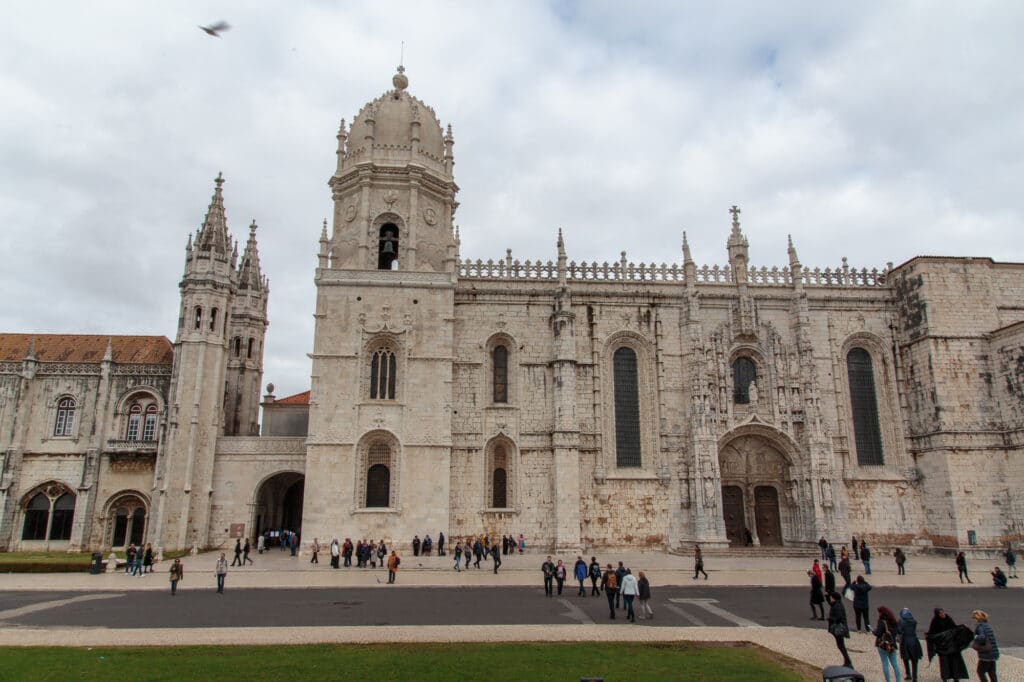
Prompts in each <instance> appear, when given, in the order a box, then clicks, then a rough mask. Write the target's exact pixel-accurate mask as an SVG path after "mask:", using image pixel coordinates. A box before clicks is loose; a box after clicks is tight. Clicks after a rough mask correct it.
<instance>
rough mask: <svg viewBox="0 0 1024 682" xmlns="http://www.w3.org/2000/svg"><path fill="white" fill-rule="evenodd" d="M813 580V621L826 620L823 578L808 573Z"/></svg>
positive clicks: (812, 572)
mask: <svg viewBox="0 0 1024 682" xmlns="http://www.w3.org/2000/svg"><path fill="white" fill-rule="evenodd" d="M807 577H808V578H810V579H811V620H825V594H824V593H823V592H822V591H821V578H819V577H818V576H817V574H816V573H815V572H814V571H807Z"/></svg>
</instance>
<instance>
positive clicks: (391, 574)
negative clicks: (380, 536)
mask: <svg viewBox="0 0 1024 682" xmlns="http://www.w3.org/2000/svg"><path fill="white" fill-rule="evenodd" d="M401 564H402V560H401V559H400V558H399V557H398V553H397V552H396V551H395V550H391V556H389V557H388V585H393V584H394V583H395V579H396V578H397V577H398V567H399V566H400V565H401Z"/></svg>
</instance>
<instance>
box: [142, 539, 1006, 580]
mask: <svg viewBox="0 0 1024 682" xmlns="http://www.w3.org/2000/svg"><path fill="white" fill-rule="evenodd" d="M146 546H147V547H148V546H149V545H146ZM1003 556H1005V557H1006V572H1007V573H1008V574H1009V576H1010V578H1011V579H1014V578H1016V577H1017V555H1016V554H1015V553H1014V551H1013V547H1011V546H1010V545H1007V546H1006V553H1005V554H1004V555H1003Z"/></svg>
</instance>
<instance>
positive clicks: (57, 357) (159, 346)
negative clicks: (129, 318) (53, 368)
mask: <svg viewBox="0 0 1024 682" xmlns="http://www.w3.org/2000/svg"><path fill="white" fill-rule="evenodd" d="M33 340H34V341H35V355H36V360H38V361H39V362H99V361H100V360H102V359H103V356H104V355H105V354H106V352H107V343H108V342H109V343H110V344H111V347H112V349H113V352H114V362H117V363H120V364H125V365H136V364H137V365H170V364H172V363H173V361H174V347H173V346H171V342H170V340H168V338H167V337H166V336H109V335H105V334H0V362H21V361H22V360H24V359H25V356H26V355H28V349H29V345H30V344H31V343H32V342H33Z"/></svg>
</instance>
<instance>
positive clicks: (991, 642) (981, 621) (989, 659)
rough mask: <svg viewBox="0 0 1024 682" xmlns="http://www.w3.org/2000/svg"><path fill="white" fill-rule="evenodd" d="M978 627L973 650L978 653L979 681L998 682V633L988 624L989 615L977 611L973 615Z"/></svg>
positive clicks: (975, 631) (972, 645) (975, 632)
mask: <svg viewBox="0 0 1024 682" xmlns="http://www.w3.org/2000/svg"><path fill="white" fill-rule="evenodd" d="M971 617H972V618H974V621H975V622H976V623H977V624H978V627H977V628H975V630H974V641H973V642H971V648H972V649H974V650H975V651H977V652H978V679H979V680H981V682H986V680H988V681H989V682H997V678H996V661H997V660H999V646H998V645H997V644H996V633H994V632H993V631H992V626H991V625H989V624H988V614H987V613H985V612H984V611H975V612H974V613H972V614H971Z"/></svg>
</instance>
